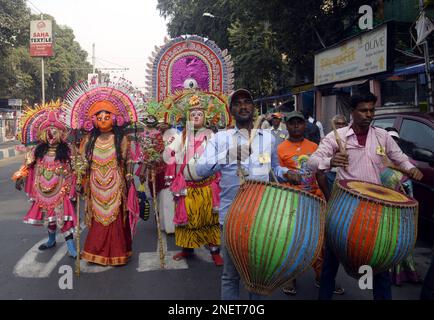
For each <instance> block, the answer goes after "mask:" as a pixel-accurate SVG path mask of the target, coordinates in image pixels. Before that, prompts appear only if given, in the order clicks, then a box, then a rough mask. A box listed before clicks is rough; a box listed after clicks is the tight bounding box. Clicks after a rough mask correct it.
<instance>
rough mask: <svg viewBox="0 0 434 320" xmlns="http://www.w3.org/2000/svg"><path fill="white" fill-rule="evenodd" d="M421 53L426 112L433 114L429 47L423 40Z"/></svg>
mask: <svg viewBox="0 0 434 320" xmlns="http://www.w3.org/2000/svg"><path fill="white" fill-rule="evenodd" d="M419 11H420V14H423V12H424V8H423V0H419ZM423 52H424V57H425V73H426V78H427V87H428V88H427V89H428V96H427V102H428V111H430V112H434V106H433V98H432V94H433V93H432V83H431V73H430V72H431V63H430V61H429V45H428V40H425V41H424V42H423Z"/></svg>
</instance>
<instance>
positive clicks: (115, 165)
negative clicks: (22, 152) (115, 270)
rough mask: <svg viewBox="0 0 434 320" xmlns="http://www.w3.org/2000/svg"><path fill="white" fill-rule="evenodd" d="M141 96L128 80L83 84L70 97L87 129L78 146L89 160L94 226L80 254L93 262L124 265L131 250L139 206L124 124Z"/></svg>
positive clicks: (88, 199) (87, 191) (89, 215)
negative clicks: (90, 84)
mask: <svg viewBox="0 0 434 320" xmlns="http://www.w3.org/2000/svg"><path fill="white" fill-rule="evenodd" d="M138 98H139V96H138V95H137V92H135V91H134V89H133V88H132V87H130V86H129V84H128V83H127V82H122V83H120V82H118V83H110V84H105V85H97V86H90V87H88V86H86V85H83V84H80V85H79V86H78V87H76V88H73V89H71V90H70V91H69V92H68V95H67V97H66V102H67V103H68V108H67V118H68V120H69V121H70V123H71V127H72V128H74V129H84V130H85V131H87V132H88V134H87V135H86V136H85V138H84V139H83V140H82V142H81V144H80V148H79V149H80V150H79V153H80V155H81V156H82V157H84V158H86V161H87V163H88V166H87V171H86V174H85V176H84V179H83V181H84V182H83V191H84V197H85V208H86V224H87V226H88V227H89V232H88V234H87V238H86V241H85V244H84V249H83V252H82V254H81V256H82V258H83V259H84V260H87V261H89V262H92V263H97V264H101V265H124V264H126V263H127V262H128V258H129V257H130V256H131V255H132V235H133V233H134V228H135V224H136V222H137V220H138V213H139V212H138V200H137V194H136V190H135V187H134V182H133V180H132V177H133V175H132V170H133V166H134V162H133V160H132V159H134V157H133V153H132V152H131V150H130V142H129V140H128V136H127V135H126V134H125V131H124V128H125V125H127V124H131V123H134V122H136V121H137V112H136V107H135V106H136V105H137V104H139V100H140V99H138Z"/></svg>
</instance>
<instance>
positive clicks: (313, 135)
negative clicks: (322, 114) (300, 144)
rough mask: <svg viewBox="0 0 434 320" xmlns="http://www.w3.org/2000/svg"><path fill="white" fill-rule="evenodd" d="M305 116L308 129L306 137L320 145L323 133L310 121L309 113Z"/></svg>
mask: <svg viewBox="0 0 434 320" xmlns="http://www.w3.org/2000/svg"><path fill="white" fill-rule="evenodd" d="M304 116H305V119H306V129H305V131H304V137H305V138H306V139H308V140H310V141H312V142H314V143H316V144H319V142H320V141H321V132H320V130H319V127H318V126H317V125H315V124H313V123H311V122H310V121H309V120H308V119H309V116H308V113H305V114H304Z"/></svg>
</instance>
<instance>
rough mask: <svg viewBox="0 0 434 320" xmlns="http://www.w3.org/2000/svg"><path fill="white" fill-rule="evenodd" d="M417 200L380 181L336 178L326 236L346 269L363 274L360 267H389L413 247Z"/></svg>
mask: <svg viewBox="0 0 434 320" xmlns="http://www.w3.org/2000/svg"><path fill="white" fill-rule="evenodd" d="M417 216H418V203H417V201H416V200H413V199H411V198H409V197H407V196H406V195H404V194H402V193H399V192H397V191H394V190H392V189H388V188H386V187H383V186H381V185H377V184H372V183H368V182H362V181H355V180H340V181H336V183H335V186H334V189H333V193H332V196H331V199H330V201H329V204H328V207H327V217H326V238H327V244H328V246H330V247H331V249H332V250H333V251H334V253H335V254H336V256H337V257H338V259H339V261H340V262H341V263H342V265H343V266H344V268H345V271H346V272H347V273H348V274H349V275H350V276H352V277H354V278H360V276H361V274H360V273H359V268H360V267H361V266H363V265H367V266H370V267H371V268H372V270H373V274H376V273H380V272H384V271H387V270H389V268H391V267H393V266H394V265H397V264H398V263H400V262H401V261H402V260H403V259H404V258H405V257H407V255H408V254H410V252H411V251H412V249H413V248H414V245H415V242H416V237H417Z"/></svg>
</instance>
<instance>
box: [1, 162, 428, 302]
mask: <svg viewBox="0 0 434 320" xmlns="http://www.w3.org/2000/svg"><path fill="white" fill-rule="evenodd" d="M21 161H22V157H15V158H10V159H6V160H2V161H0V186H1V188H0V243H1V244H2V245H1V246H0V256H1V259H0V299H13V300H15V299H84V300H88V299H153V300H172V299H177V300H178V299H179V300H205V299H212V300H218V299H219V297H220V288H219V284H220V273H221V270H222V269H221V268H219V267H216V266H214V264H213V263H212V262H211V260H210V257H209V255H208V253H207V251H206V250H205V249H200V250H198V256H197V257H196V258H194V259H191V260H189V261H188V262H184V261H180V262H175V261H174V260H173V259H171V255H173V253H174V252H176V250H177V248H176V246H175V239H174V236H173V235H169V236H167V237H165V243H167V250H168V252H167V259H166V262H167V267H168V268H167V269H166V270H161V269H160V268H159V258H158V253H157V232H156V226H155V221H154V219H152V217H151V218H150V219H149V220H148V221H146V222H145V221H139V224H138V226H137V233H136V235H135V238H134V244H133V251H134V255H133V257H132V259H131V260H130V262H129V263H128V265H126V266H122V267H98V266H94V265H88V264H87V263H86V262H82V274H81V276H80V277H79V278H77V277H75V276H74V278H73V289H72V290H69V289H64V290H62V289H60V288H59V282H61V283H63V281H62V279H64V278H62V277H64V274H63V273H59V269H60V268H61V267H62V266H71V267H72V268H74V260H72V259H71V258H69V257H68V256H67V255H66V247H65V244H64V242H63V240H62V239H61V237H59V238H58V244H57V246H56V248H55V249H52V250H49V251H46V252H40V251H38V250H37V247H38V246H39V244H40V243H42V241H45V239H46V232H45V230H44V228H42V227H33V226H29V225H25V224H23V223H22V222H21V219H22V217H23V216H24V215H25V212H26V210H27V209H28V207H29V203H28V202H27V198H26V196H25V195H24V193H23V192H18V191H16V190H15V189H14V185H13V183H12V181H11V180H10V176H11V175H12V173H13V172H14V171H15V170H17V169H18V168H19V166H20V163H21ZM81 207H82V206H81ZM85 235H86V230H85V231H84V233H83V236H82V240H84V237H85ZM82 243H83V241H82ZM429 255H430V249H429V248H425V247H417V248H416V252H415V259H416V263H417V268H418V270H419V271H420V273H421V274H422V275H424V274H425V272H426V269H427V268H428V262H429ZM313 279H314V273H313V271H312V270H308V271H307V272H306V273H305V274H303V275H302V276H300V278H299V279H298V280H297V281H298V294H297V295H296V296H295V297H289V296H286V295H284V294H283V293H281V292H280V290H278V291H276V292H274V293H273V295H272V296H271V297H270V299H275V300H286V299H290V300H296V299H316V298H317V294H318V289H317V288H315V287H314V285H313ZM338 281H339V282H340V283H341V284H342V285H343V286H344V287H345V289H346V293H345V294H344V295H343V296H336V299H343V300H346V299H363V300H370V299H371V297H372V292H371V291H370V290H360V289H359V288H358V285H357V281H356V280H354V279H352V278H350V277H348V276H347V275H346V274H345V273H344V272H343V270H342V269H340V271H339V274H338ZM419 292H420V285H417V284H404V285H403V286H402V287H399V288H398V287H395V288H394V289H393V295H394V298H395V299H418V296H419ZM241 297H242V298H244V299H246V298H247V293H246V291H245V290H244V289H242V296H241Z"/></svg>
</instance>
